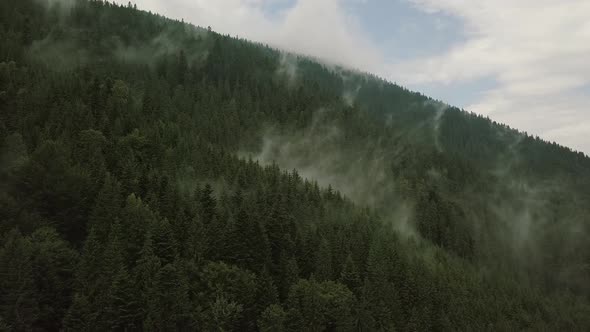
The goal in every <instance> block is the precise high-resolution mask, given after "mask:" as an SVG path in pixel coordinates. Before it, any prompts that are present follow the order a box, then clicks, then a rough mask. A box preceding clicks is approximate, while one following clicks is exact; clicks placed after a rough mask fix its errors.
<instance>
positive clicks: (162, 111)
mask: <svg viewBox="0 0 590 332" xmlns="http://www.w3.org/2000/svg"><path fill="white" fill-rule="evenodd" d="M0 146H1V150H0V239H1V246H0V330H55V331H57V330H60V329H65V330H72V331H78V330H89V331H94V330H96V331H103V330H111V329H114V330H204V331H213V330H220V331H234V330H235V331H255V330H261V331H300V330H303V331H335V330H343V331H348V330H357V331H393V330H397V331H423V330H436V331H447V330H477V331H486V330H489V331H504V330H506V331H509V330H526V329H529V330H568V331H570V330H588V329H590V282H589V281H590V242H588V240H587V239H588V238H589V236H590V190H589V189H588V188H590V187H589V186H590V159H589V158H588V157H587V156H585V155H584V154H582V153H579V152H575V151H572V150H570V149H568V148H565V147H561V146H559V145H557V144H555V143H549V142H544V141H542V140H541V139H539V138H537V137H532V136H530V135H528V134H527V133H521V132H518V131H516V130H513V129H511V128H508V127H507V126H504V125H502V124H498V123H495V122H493V121H491V120H490V119H487V118H483V117H481V116H478V115H475V114H470V113H467V112H464V111H462V110H459V109H457V108H454V107H450V106H448V105H445V104H443V103H441V102H438V101H434V100H431V99H429V98H427V97H425V96H422V95H420V94H418V93H413V92H410V91H407V90H405V89H403V88H401V87H399V86H397V85H394V84H391V83H389V82H387V81H384V80H382V79H380V78H378V77H374V76H370V75H366V74H362V73H356V72H353V71H350V70H346V69H343V68H340V67H337V66H331V65H326V64H321V63H318V62H317V61H314V60H311V59H309V58H305V57H300V56H296V55H292V54H286V53H282V52H279V51H277V50H274V49H271V48H268V47H267V46H264V45H259V44H254V43H251V42H248V41H245V40H239V39H235V38H231V37H229V36H223V35H219V34H217V33H215V32H213V31H210V29H202V28H198V27H194V26H190V25H187V24H184V23H183V22H177V21H173V20H169V19H166V18H163V17H161V16H158V15H155V14H151V13H147V12H143V11H140V10H138V9H136V8H134V6H132V5H129V6H118V5H114V4H109V3H105V2H102V1H86V0H79V1H49V0H3V1H2V2H0Z"/></svg>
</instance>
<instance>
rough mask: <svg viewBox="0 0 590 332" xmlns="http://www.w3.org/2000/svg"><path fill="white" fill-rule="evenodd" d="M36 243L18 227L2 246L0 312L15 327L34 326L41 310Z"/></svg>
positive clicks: (22, 329) (0, 254) (30, 327)
mask: <svg viewBox="0 0 590 332" xmlns="http://www.w3.org/2000/svg"><path fill="white" fill-rule="evenodd" d="M32 255H33V246H32V244H31V242H30V240H29V239H27V238H23V237H22V236H21V234H20V233H19V232H18V231H17V230H16V229H15V230H12V231H10V233H8V234H7V235H6V237H5V241H4V245H3V247H2V248H0V316H1V317H3V319H4V320H5V322H6V324H7V325H9V326H11V327H12V328H13V329H14V330H17V331H19V330H20V331H24V330H31V329H32V327H33V324H34V323H35V321H36V320H37V317H38V314H39V306H38V302H37V291H36V289H35V279H34V275H33V262H32V258H33V257H32Z"/></svg>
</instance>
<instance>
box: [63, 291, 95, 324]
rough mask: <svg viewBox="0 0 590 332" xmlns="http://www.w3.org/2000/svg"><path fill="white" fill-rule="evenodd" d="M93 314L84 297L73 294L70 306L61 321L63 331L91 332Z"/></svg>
mask: <svg viewBox="0 0 590 332" xmlns="http://www.w3.org/2000/svg"><path fill="white" fill-rule="evenodd" d="M93 321H94V317H93V313H92V311H91V308H90V304H89V303H88V299H87V298H86V297H85V296H84V295H80V294H75V295H74V297H73V300H72V305H71V306H70V309H69V310H68V312H67V314H66V315H65V317H64V320H63V328H64V330H65V331H92V330H93V325H92V322H93Z"/></svg>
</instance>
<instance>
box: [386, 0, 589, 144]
mask: <svg viewBox="0 0 590 332" xmlns="http://www.w3.org/2000/svg"><path fill="white" fill-rule="evenodd" d="M410 1H411V2H412V3H414V5H415V6H416V7H417V8H419V9H421V10H424V11H427V12H429V13H442V14H446V15H452V16H454V17H458V18H460V19H461V20H462V22H463V23H464V29H465V31H464V33H465V35H466V41H465V42H464V43H461V44H459V45H455V46H454V47H453V48H451V49H450V50H449V51H447V52H446V53H443V54H437V55H433V56H430V57H425V58H420V59H413V60H411V61H407V62H403V63H398V64H396V65H394V66H393V69H392V71H394V72H396V73H398V74H399V75H400V77H401V80H402V81H404V82H407V83H411V84H425V83H439V84H453V83H459V82H469V81H474V80H477V79H481V78H485V77H494V78H495V79H496V80H497V82H498V85H497V86H496V87H495V88H493V89H490V90H488V91H487V92H486V93H484V95H483V98H482V99H481V100H479V101H477V102H475V103H472V104H471V105H467V106H466V108H467V109H468V110H470V111H473V112H476V113H479V114H485V115H490V116H491V117H492V118H494V119H495V120H498V121H501V122H505V123H508V124H509V125H511V126H513V127H517V128H519V129H522V130H526V131H529V132H531V133H534V134H538V135H541V136H542V137H543V138H545V139H548V140H555V141H557V142H559V143H561V144H565V145H568V146H571V147H573V148H575V149H578V150H582V151H586V152H589V151H590V142H589V141H588V140H587V139H586V138H585V137H586V136H587V134H588V133H590V131H587V129H588V128H589V127H590V113H589V112H590V111H589V110H588V106H587V105H589V104H590V97H589V95H588V88H587V87H588V84H589V83H590V63H589V62H588V61H587V59H588V58H590V21H589V20H588V17H590V2H588V1H585V0H568V1H551V0H542V1H538V0H520V1H517V2H515V1H509V0H484V1H466V0H410ZM584 87H586V88H584ZM572 130H573V131H572ZM581 131H585V132H586V135H584V134H582V133H581Z"/></svg>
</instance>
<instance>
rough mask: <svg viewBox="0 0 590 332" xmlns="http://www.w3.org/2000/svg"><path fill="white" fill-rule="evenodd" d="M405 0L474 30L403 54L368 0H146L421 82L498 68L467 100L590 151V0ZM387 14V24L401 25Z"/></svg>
mask: <svg viewBox="0 0 590 332" xmlns="http://www.w3.org/2000/svg"><path fill="white" fill-rule="evenodd" d="M404 1H406V2H407V4H408V5H409V6H414V7H415V8H417V9H419V10H421V11H423V12H426V13H430V14H432V19H437V17H438V16H437V15H439V14H440V15H445V16H450V17H453V18H456V19H458V20H459V21H460V22H462V23H463V31H460V33H461V34H462V35H463V36H464V38H462V39H461V40H462V41H461V42H460V43H459V44H456V45H451V47H450V49H449V50H447V51H444V52H443V53H441V54H434V55H431V56H426V57H422V58H414V59H411V60H400V61H394V60H391V59H388V58H387V57H386V56H385V55H384V49H385V48H386V47H387V45H382V47H378V46H377V45H375V44H374V43H372V42H371V38H370V35H369V34H368V33H367V32H366V31H364V30H363V28H362V26H361V24H360V23H359V21H358V17H357V16H355V14H354V13H352V12H351V11H350V10H349V9H350V8H352V7H354V6H350V5H351V4H356V5H362V4H363V3H365V1H361V0H216V1H208V0H170V1H165V2H164V1H160V0H138V1H136V2H137V4H138V6H139V7H140V8H145V9H147V10H151V11H154V12H158V13H160V14H163V15H166V16H169V17H173V18H177V19H184V20H185V21H189V22H191V23H194V24H197V25H200V26H204V27H206V26H211V27H212V28H213V29H214V30H216V31H219V32H221V33H224V34H230V35H234V36H235V35H239V37H244V38H248V39H251V40H255V41H259V42H263V43H267V44H269V45H270V46H273V47H277V48H280V49H283V50H286V51H291V52H295V53H297V54H306V55H311V56H313V57H317V58H319V59H324V60H326V61H329V62H332V63H334V64H338V65H346V66H348V67H351V68H353V69H359V70H363V71H368V72H372V73H376V74H378V75H380V76H382V77H385V78H387V79H389V80H392V81H395V82H400V83H401V84H403V85H409V86H412V87H414V88H417V89H420V87H421V86H433V85H434V86H437V85H438V86H441V87H442V86H445V85H451V86H453V85H461V86H466V85H465V84H469V83H470V82H476V81H477V80H480V79H485V78H491V79H493V80H494V81H495V82H497V84H496V85H495V86H494V87H493V88H491V89H487V90H485V91H484V92H483V93H481V91H478V92H477V95H478V96H477V98H478V100H477V101H476V102H473V103H471V104H469V105H459V106H464V108H465V109H467V110H468V111H473V112H475V113H479V114H484V115H489V116H490V117H491V118H493V119H494V120H497V121H500V122H504V123H507V124H508V125H510V126H511V127H516V128H519V129H521V130H524V131H528V132H530V133H532V134H535V135H540V136H541V137H542V138H544V139H547V140H551V141H557V142H558V143H560V144H564V145H568V146H570V147H572V148H574V149H578V150H581V151H585V152H586V153H588V152H590V141H588V140H587V139H586V136H587V134H588V133H589V131H587V129H588V128H589V127H590V114H589V113H588V112H589V111H588V107H587V105H589V104H590V95H589V93H588V92H589V90H590V63H589V62H588V61H587V59H588V58H590V21H589V20H588V17H590V2H588V1H586V0H566V1H554V0H519V1H516V2H515V1H511V0H482V1H468V0H404ZM120 2H124V3H126V1H123V0H120ZM271 9H272V10H271ZM383 24H384V26H383V29H395V28H396V27H391V26H386V23H385V22H384V23H383ZM394 24H395V23H394ZM427 42H428V41H425V43H427ZM467 86H468V85H467ZM465 93H470V92H469V91H466V92H465ZM344 97H345V98H346V97H350V96H346V95H345V96H344Z"/></svg>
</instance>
